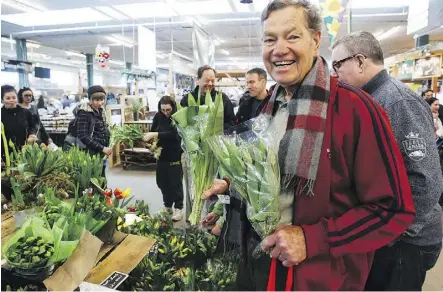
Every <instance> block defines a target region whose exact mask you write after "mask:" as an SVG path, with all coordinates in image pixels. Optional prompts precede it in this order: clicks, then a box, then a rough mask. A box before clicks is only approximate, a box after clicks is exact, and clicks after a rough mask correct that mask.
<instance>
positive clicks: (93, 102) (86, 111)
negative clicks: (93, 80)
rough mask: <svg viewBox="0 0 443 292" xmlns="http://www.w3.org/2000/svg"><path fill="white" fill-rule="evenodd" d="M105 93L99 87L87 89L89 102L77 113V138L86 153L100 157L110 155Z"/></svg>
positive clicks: (81, 106)
mask: <svg viewBox="0 0 443 292" xmlns="http://www.w3.org/2000/svg"><path fill="white" fill-rule="evenodd" d="M105 97H106V92H105V90H104V89H103V87H101V86H100V85H94V86H91V87H89V89H88V98H89V102H88V103H84V104H80V106H79V109H78V111H77V117H76V119H77V137H78V139H80V141H81V142H82V143H83V144H84V145H85V146H86V149H85V150H86V151H87V152H89V153H90V154H92V155H100V157H104V156H105V155H106V156H109V155H111V154H112V149H111V148H109V139H110V131H109V126H108V124H107V122H106V115H105V111H104V109H103V105H104V104H105ZM105 168H106V167H105V165H103V173H102V175H103V177H104V176H105Z"/></svg>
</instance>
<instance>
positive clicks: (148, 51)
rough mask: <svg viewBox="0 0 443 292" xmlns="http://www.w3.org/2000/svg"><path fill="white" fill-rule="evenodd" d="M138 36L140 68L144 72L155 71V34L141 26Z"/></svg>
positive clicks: (138, 28)
mask: <svg viewBox="0 0 443 292" xmlns="http://www.w3.org/2000/svg"><path fill="white" fill-rule="evenodd" d="M137 35H138V66H139V67H140V68H141V69H142V70H148V71H154V72H155V70H156V67H157V54H156V38H155V32H153V31H152V30H150V29H147V28H146V27H144V26H141V25H139V26H138V27H137Z"/></svg>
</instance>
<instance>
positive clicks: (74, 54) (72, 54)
mask: <svg viewBox="0 0 443 292" xmlns="http://www.w3.org/2000/svg"><path fill="white" fill-rule="evenodd" d="M65 54H66V55H68V56H75V57H80V58H86V56H85V55H83V54H79V53H76V52H70V51H65Z"/></svg>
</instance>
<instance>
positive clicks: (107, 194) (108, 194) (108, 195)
mask: <svg viewBox="0 0 443 292" xmlns="http://www.w3.org/2000/svg"><path fill="white" fill-rule="evenodd" d="M104 195H105V197H111V196H112V191H111V190H110V189H106V190H105V193H104Z"/></svg>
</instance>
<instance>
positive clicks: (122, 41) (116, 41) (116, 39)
mask: <svg viewBox="0 0 443 292" xmlns="http://www.w3.org/2000/svg"><path fill="white" fill-rule="evenodd" d="M105 38H106V39H107V40H108V41H111V42H113V43H112V44H111V45H110V46H115V45H120V46H125V47H127V48H132V47H134V43H133V42H132V41H130V40H129V39H127V38H125V37H121V36H115V35H112V36H105Z"/></svg>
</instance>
